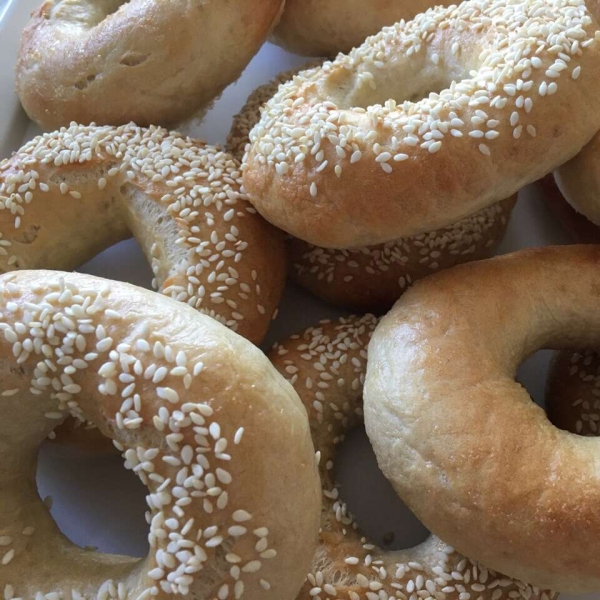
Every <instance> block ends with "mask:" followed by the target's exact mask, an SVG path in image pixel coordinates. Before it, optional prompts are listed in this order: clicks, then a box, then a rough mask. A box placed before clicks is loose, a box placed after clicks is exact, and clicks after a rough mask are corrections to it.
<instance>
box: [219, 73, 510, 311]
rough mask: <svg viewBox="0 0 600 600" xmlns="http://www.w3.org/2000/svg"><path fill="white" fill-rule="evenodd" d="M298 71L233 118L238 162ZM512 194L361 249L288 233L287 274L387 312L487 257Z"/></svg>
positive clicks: (346, 301) (325, 293)
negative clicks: (265, 110) (410, 291)
mask: <svg viewBox="0 0 600 600" xmlns="http://www.w3.org/2000/svg"><path fill="white" fill-rule="evenodd" d="M298 72H299V70H298V69H296V70H292V71H288V72H286V73H281V74H280V75H278V76H277V77H276V78H275V79H273V80H272V81H271V82H270V83H268V84H266V85H263V86H260V87H259V88H257V89H256V90H255V91H254V92H253V93H252V94H251V95H250V96H249V97H248V100H247V102H246V105H245V106H244V107H243V108H242V110H241V112H240V113H238V114H237V115H236V116H235V117H234V120H233V125H232V128H231V131H230V133H229V136H228V139H227V149H228V150H229V152H231V154H233V156H235V157H236V158H239V159H240V160H242V159H243V157H244V151H245V148H246V146H247V144H248V141H249V134H250V131H251V130H252V128H253V127H254V126H255V125H256V124H257V123H258V122H259V120H260V111H261V108H262V107H263V106H264V105H265V103H266V102H267V101H268V100H270V99H271V98H272V97H273V95H274V94H275V93H276V92H277V89H278V88H279V85H280V84H282V83H285V82H287V81H289V80H290V79H292V78H293V77H294V76H295V75H297V74H298ZM516 199H517V198H516V195H515V196H513V197H511V198H509V199H507V200H504V201H502V202H498V203H496V204H493V205H492V206H489V207H486V208H484V209H483V210H480V211H479V212H477V213H475V214H474V215H471V216H469V217H466V218H464V219H462V220H461V221H459V222H458V223H455V224H453V225H450V226H449V227H444V228H443V229H441V230H439V231H430V232H427V233H423V234H419V235H417V236H413V237H408V238H403V239H400V240H394V241H391V242H387V243H385V244H377V245H375V246H365V247H363V248H356V249H347V250H336V249H330V248H320V247H319V246H314V245H313V244H309V243H307V242H304V241H303V240H300V239H298V238H293V237H290V238H289V239H288V254H289V257H290V262H291V266H292V269H291V276H292V278H293V279H294V280H295V281H296V282H297V283H299V284H300V285H302V286H304V287H305V288H307V289H309V290H310V291H311V292H312V293H313V294H315V295H316V296H318V297H319V298H322V299H324V300H326V301H327V302H330V303H332V304H335V305H337V306H343V307H347V308H350V309H352V310H359V311H362V312H366V311H373V312H384V311H386V310H388V309H389V308H390V307H391V306H392V304H393V303H394V302H395V301H396V300H397V299H398V297H399V296H400V295H401V294H402V293H403V292H404V290H405V289H406V288H407V287H408V286H409V285H410V284H411V283H412V282H413V281H416V280H418V279H421V278H422V277H425V276H427V275H429V274H431V273H433V272H435V271H438V270H440V269H446V268H449V267H452V266H454V265H456V264H460V263H462V262H465V261H467V260H478V259H481V258H487V257H489V256H491V255H492V254H493V252H494V250H495V249H496V247H497V245H498V243H499V242H500V241H501V240H502V238H503V237H504V234H505V232H506V226H507V224H508V219H509V217H510V214H511V211H512V209H513V207H514V205H515V202H516Z"/></svg>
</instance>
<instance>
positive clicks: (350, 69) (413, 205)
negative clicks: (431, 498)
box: [244, 0, 600, 248]
mask: <svg viewBox="0 0 600 600" xmlns="http://www.w3.org/2000/svg"><path fill="white" fill-rule="evenodd" d="M596 34H598V36H599V37H600V32H598V25H597V23H596V21H595V20H594V19H593V18H592V16H591V15H590V13H589V12H588V10H587V8H586V6H585V3H584V1H583V0H556V1H555V2H552V3H548V2H546V1H545V0H474V1H471V2H466V3H462V4H460V5H459V6H458V7H457V6H451V7H447V8H444V7H438V8H435V9H431V10H429V11H427V12H425V13H423V14H421V15H419V16H417V17H416V18H415V19H414V20H413V21H411V22H409V23H404V22H400V23H398V24H396V25H394V26H393V27H388V28H384V29H383V30H382V31H381V32H380V33H379V34H378V35H376V36H373V37H371V38H368V39H367V40H366V41H365V43H364V44H363V45H362V46H360V47H359V48H356V49H355V50H353V51H352V52H351V53H350V54H348V55H342V54H340V55H339V56H338V57H337V58H336V59H335V60H334V61H333V62H328V63H325V64H324V65H323V67H322V68H321V69H312V70H308V71H305V72H302V73H300V74H299V75H298V76H297V77H296V78H294V79H293V80H292V81H291V82H290V83H288V84H286V85H282V86H281V87H280V88H279V91H278V92H277V94H275V96H274V97H273V98H272V100H270V101H269V102H268V103H267V106H266V108H265V110H264V111H263V113H262V117H261V120H260V122H259V123H258V125H257V126H256V127H255V128H254V129H253V130H252V132H251V134H250V141H251V145H250V148H249V151H248V153H247V155H246V159H245V161H246V165H245V170H244V187H245V189H246V190H247V191H248V193H249V195H250V198H251V201H252V203H253V204H254V206H256V208H257V209H258V210H259V212H261V214H263V215H264V216H265V217H266V218H267V219H268V220H269V221H271V222H272V223H274V224H275V225H277V226H278V227H280V228H282V229H284V230H285V231H287V232H288V233H290V234H292V235H294V236H295V237H298V238H300V239H303V240H305V241H307V242H310V243H312V244H315V245H318V246H323V247H331V248H356V247H361V246H367V245H374V244H379V243H385V242H388V241H392V240H396V239H399V238H402V237H406V236H410V235H416V234H419V233H423V232H426V231H433V230H436V229H439V228H441V227H446V226H448V225H450V224H452V223H456V222H457V221H459V220H460V219H462V218H465V217H467V216H469V215H472V214H473V213H475V212H477V211H478V210H481V209H483V208H484V207H486V206H489V205H491V204H493V203H495V202H497V201H500V200H503V199H504V198H508V197H509V196H511V195H512V194H514V193H515V192H517V191H518V190H519V189H520V188H521V187H523V186H524V185H525V184H527V183H529V182H531V181H534V180H537V179H539V178H540V177H541V176H543V175H545V174H546V173H548V172H549V171H551V170H552V169H554V168H555V167H557V166H558V165H559V164H561V163H563V162H564V161H565V160H568V159H569V158H571V157H572V156H574V155H575V154H576V153H577V152H578V151H579V150H580V149H581V148H582V146H583V145H584V144H585V143H587V142H588V141H589V140H590V139H591V137H592V136H593V135H594V133H595V132H596V131H597V130H598V128H599V127H600V113H599V112H598V111H597V110H596V106H595V103H594V98H595V97H596V92H597V88H598V87H599V86H600V56H599V55H600V43H599V42H598V40H597V39H596ZM438 91H439V93H438ZM332 224H335V227H333V226H332Z"/></svg>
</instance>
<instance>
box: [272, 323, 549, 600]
mask: <svg viewBox="0 0 600 600" xmlns="http://www.w3.org/2000/svg"><path fill="white" fill-rule="evenodd" d="M376 325H377V319H376V318H375V317H374V316H373V315H365V316H364V317H350V318H347V319H345V318H343V319H339V320H337V321H323V322H321V323H319V324H318V325H317V326H315V327H310V328H309V329H307V330H306V331H304V332H302V333H300V334H298V335H293V336H291V337H290V338H289V339H287V340H284V341H282V342H281V343H279V344H276V345H275V347H274V348H273V349H272V350H271V352H270V353H269V357H270V358H271V360H272V362H273V364H274V365H275V367H276V368H277V370H278V371H279V372H280V373H281V374H282V375H283V376H284V377H286V378H287V379H288V380H289V381H290V383H292V385H293V386H294V388H295V389H296V391H297V392H298V395H299V396H300V398H301V400H302V402H303V403H304V406H305V407H306V410H307V411H308V415H309V422H310V428H311V434H312V438H313V442H314V444H315V448H316V449H317V451H318V452H319V453H320V461H319V470H320V474H321V483H322V488H323V511H322V515H321V532H320V543H319V547H318V549H317V552H316V553H315V557H314V559H313V565H312V568H311V570H310V573H309V575H308V578H307V580H306V582H305V584H304V586H303V588H302V590H301V592H300V594H299V595H298V597H297V599H296V600H311V599H316V600H325V599H326V598H337V599H339V600H375V598H377V599H379V598H389V599H392V598H394V599H397V600H408V599H409V598H416V597H422V598H435V599H437V598H439V599H440V600H441V599H445V600H461V599H462V600H465V599H466V598H467V597H469V596H468V595H470V597H471V598H479V599H481V600H492V599H493V600H501V599H502V600H508V599H509V598H521V599H523V600H530V599H543V600H549V598H553V597H555V596H556V595H555V594H553V593H551V592H545V591H542V590H539V589H537V588H534V587H533V586H530V585H528V584H525V583H522V582H520V581H512V580H510V579H509V578H507V577H505V576H503V575H499V574H498V573H495V572H494V571H491V570H489V569H487V568H486V567H484V566H482V565H481V564H479V563H475V562H473V561H470V560H469V559H467V558H465V557H464V556H462V555H461V554H459V553H458V552H456V551H454V550H453V549H452V548H451V547H450V546H448V545H447V544H444V543H443V542H442V541H441V540H439V539H438V538H436V537H435V536H430V537H429V539H428V540H427V541H425V542H424V543H423V544H420V545H419V546H417V547H415V548H407V549H406V550H401V551H398V552H395V551H394V552H392V551H386V550H384V549H382V548H379V547H377V545H376V544H374V543H372V542H371V541H370V540H368V539H367V538H366V537H364V535H363V533H362V532H361V531H360V529H359V528H358V524H357V523H356V521H355V520H354V519H353V517H352V515H351V514H349V512H348V508H347V506H346V503H345V502H344V498H343V490H342V489H341V488H340V486H339V485H338V484H337V481H336V478H335V460H336V454H337V448H338V446H339V444H340V443H341V442H342V441H343V440H344V437H345V435H346V434H347V433H348V432H349V431H350V430H352V429H354V427H357V426H359V425H360V424H361V423H362V392H363V383H364V377H365V373H366V368H367V346H368V344H369V341H370V338H371V334H372V333H373V330H374V328H375V326H376ZM500 582H502V583H501V584H500Z"/></svg>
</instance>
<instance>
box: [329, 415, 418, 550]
mask: <svg viewBox="0 0 600 600" xmlns="http://www.w3.org/2000/svg"><path fill="white" fill-rule="evenodd" d="M335 475H336V477H337V482H338V484H339V488H340V496H341V498H342V500H343V501H344V502H345V503H346V504H347V506H348V509H349V511H350V513H352V515H353V516H354V518H355V520H356V523H357V524H358V526H359V528H360V530H361V531H362V533H363V534H364V535H365V536H367V537H368V538H369V539H370V540H371V541H372V542H373V543H375V544H377V545H378V546H379V547H380V548H382V549H384V550H405V549H408V548H412V547H414V546H417V545H418V544H420V543H421V542H424V541H425V540H426V539H427V538H428V537H429V530H428V529H427V528H426V527H425V526H424V525H423V524H422V523H421V522H420V521H419V519H417V517H416V516H415V515H414V514H413V513H412V512H411V511H410V510H409V508H408V507H407V506H406V505H405V504H404V503H403V502H402V500H401V499H400V498H399V497H398V495H397V494H396V492H395V491H394V489H393V487H392V485H391V484H390V482H389V481H388V480H387V479H386V478H385V477H384V476H383V474H382V472H381V471H380V470H379V467H378V466H377V459H376V458H375V453H374V452H373V449H372V447H371V443H370V442H369V438H368V437H367V434H366V433H365V430H364V427H359V428H357V429H354V430H353V431H351V432H350V433H349V434H348V435H347V436H346V439H345V440H344V441H343V442H342V443H341V444H340V446H339V448H338V453H337V460H336V465H335Z"/></svg>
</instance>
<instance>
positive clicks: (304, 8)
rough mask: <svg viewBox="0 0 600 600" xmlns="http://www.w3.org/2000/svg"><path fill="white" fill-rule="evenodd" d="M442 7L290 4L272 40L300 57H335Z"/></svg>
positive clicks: (311, 0) (375, 2) (329, 0)
mask: <svg viewBox="0 0 600 600" xmlns="http://www.w3.org/2000/svg"><path fill="white" fill-rule="evenodd" d="M438 5H439V2H436V1H435V0H419V2H402V1H401V0H396V1H394V2H389V0H326V1H325V2H323V0H321V1H319V0H286V3H285V8H284V11H283V14H282V15H281V19H280V20H279V23H278V24H277V27H275V29H274V30H273V33H272V34H271V38H270V40H271V41H272V42H273V43H275V44H277V45H279V46H281V47H283V48H285V49H286V50H288V51H289V52H295V53H296V54H304V55H306V56H335V55H336V54H337V53H338V52H349V51H350V50H352V48H354V47H355V46H358V45H360V44H362V43H363V41H364V40H365V38H366V37H367V36H369V35H373V34H375V33H377V32H378V31H379V30H380V29H381V28H382V27H384V26H386V25H393V24H394V23H396V22H397V21H400V20H401V19H407V20H410V19H412V18H414V17H415V16H416V15H417V14H418V13H420V12H423V11H425V10H427V9H428V8H431V7H433V6H438Z"/></svg>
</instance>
